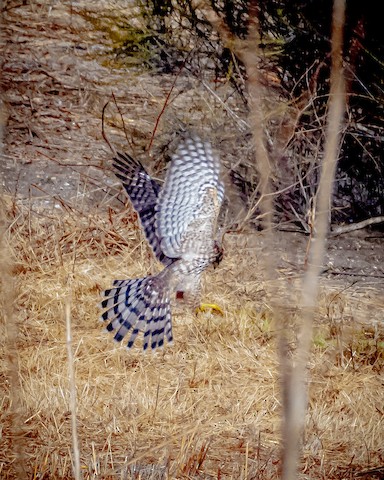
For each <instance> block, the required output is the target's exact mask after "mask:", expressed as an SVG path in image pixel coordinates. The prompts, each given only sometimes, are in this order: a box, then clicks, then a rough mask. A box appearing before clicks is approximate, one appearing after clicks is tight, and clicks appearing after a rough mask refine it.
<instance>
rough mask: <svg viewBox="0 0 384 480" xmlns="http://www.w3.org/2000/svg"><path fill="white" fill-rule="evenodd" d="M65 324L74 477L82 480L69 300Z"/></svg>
mask: <svg viewBox="0 0 384 480" xmlns="http://www.w3.org/2000/svg"><path fill="white" fill-rule="evenodd" d="M65 323H66V331H67V355H68V376H69V393H70V411H71V426H72V448H73V459H74V468H73V469H74V476H75V480H81V478H82V475H81V468H80V450H79V439H78V434H77V407H76V380H75V367H74V360H73V352H72V332H71V305H70V302H69V300H67V301H66V303H65Z"/></svg>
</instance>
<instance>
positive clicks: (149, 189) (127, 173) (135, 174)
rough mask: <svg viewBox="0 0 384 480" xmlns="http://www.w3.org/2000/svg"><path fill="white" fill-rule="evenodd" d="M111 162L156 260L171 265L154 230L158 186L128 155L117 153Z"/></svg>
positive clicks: (159, 187) (137, 162) (136, 161)
mask: <svg viewBox="0 0 384 480" xmlns="http://www.w3.org/2000/svg"><path fill="white" fill-rule="evenodd" d="M117 155H118V157H115V158H114V159H113V160H114V161H113V167H114V169H115V175H116V177H117V178H119V179H120V180H121V182H122V184H123V186H124V188H125V190H126V192H127V194H128V197H129V199H130V200H131V202H132V205H133V208H134V209H135V210H136V212H137V213H138V215H139V217H140V221H141V225H142V227H143V230H144V233H145V237H146V239H147V240H148V243H149V245H150V246H151V248H152V250H153V252H154V254H155V256H156V258H157V259H158V260H159V261H160V262H162V263H163V264H164V265H169V264H171V263H172V261H173V260H172V259H170V258H168V257H167V256H166V255H165V254H164V253H163V251H162V249H161V246H160V241H159V239H158V237H157V234H156V229H155V214H156V204H157V201H158V195H159V192H160V189H161V186H160V184H159V183H158V182H157V181H156V180H154V179H153V178H152V177H151V176H150V175H149V174H148V173H147V172H146V170H145V168H144V167H143V165H142V164H141V163H140V162H139V161H138V160H135V159H134V158H132V157H131V156H130V155H128V154H123V153H118V154H117Z"/></svg>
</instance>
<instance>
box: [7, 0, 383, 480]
mask: <svg viewBox="0 0 384 480" xmlns="http://www.w3.org/2000/svg"><path fill="white" fill-rule="evenodd" d="M10 3H12V2H10ZM72 3H73V4H72ZM74 3H75V2H61V3H60V2H58V3H55V2H48V4H47V3H45V2H35V3H33V2H32V4H28V5H18V6H17V7H15V8H14V9H9V11H7V14H6V20H7V22H6V28H7V29H8V30H7V32H8V35H9V39H10V40H11V48H8V49H6V50H5V54H4V58H5V60H4V61H5V63H6V67H7V69H5V73H4V78H3V83H4V84H5V86H6V87H7V105H8V114H7V115H8V119H7V122H8V123H7V132H6V136H5V138H4V143H5V154H4V156H3V160H4V161H3V166H2V174H3V175H4V187H5V189H4V193H3V195H2V212H3V214H2V218H1V220H2V221H1V228H2V231H1V236H2V237H1V238H2V245H1V252H0V259H1V283H0V285H1V312H2V314H1V317H0V344H1V354H0V355H1V364H0V369H1V370H0V404H1V408H0V446H1V448H0V478H1V479H21V478H28V479H33V480H37V479H40V480H41V479H69V478H73V464H74V449H73V436H74V435H75V437H76V439H77V441H78V452H79V455H80V466H81V473H82V476H83V478H84V479H106V480H107V479H127V480H128V479H141V480H155V479H157V480H160V479H211V478H212V479H234V480H238V479H244V480H245V479H248V480H249V479H275V478H278V477H279V474H280V470H281V451H280V449H281V443H280V442H281V421H282V395H281V368H280V366H279V358H280V355H279V344H278V338H279V335H278V333H279V332H278V331H279V328H281V325H280V324H277V323H276V321H275V319H274V317H273V313H272V311H273V308H272V302H271V300H270V298H269V296H268V294H267V293H268V292H269V291H270V290H271V288H270V285H268V284H267V282H266V280H265V278H264V275H263V262H262V259H263V255H264V254H265V252H266V250H268V251H272V252H273V253H274V254H275V256H276V258H277V259H278V261H277V279H276V280H275V281H276V285H275V288H274V291H277V292H278V299H277V300H276V299H275V301H274V302H273V303H276V301H277V303H279V305H280V307H281V310H282V311H283V317H284V321H285V328H286V329H287V330H288V331H289V338H290V339H291V342H292V343H291V347H292V350H293V349H294V347H295V345H296V331H295V328H294V327H293V325H294V324H295V316H296V314H297V307H296V306H297V305H298V304H299V298H300V290H301V281H302V274H303V270H304V268H305V252H306V248H307V242H308V239H307V237H305V236H304V235H299V234H293V233H283V232H278V231H276V234H275V235H274V239H275V242H276V243H275V245H267V244H266V243H265V241H264V238H263V235H262V234H261V233H258V232H252V231H249V232H248V233H242V234H234V233H233V234H228V235H227V236H226V237H225V243H224V248H225V257H224V260H223V262H222V263H221V264H220V266H219V268H217V269H215V270H212V271H209V272H207V274H206V276H205V279H204V288H203V301H205V302H209V303H212V302H215V303H217V304H218V305H220V307H221V308H222V310H223V315H217V314H214V313H212V312H209V311H208V312H199V313H197V314H195V313H194V312H189V311H177V312H176V313H175V315H174V344H173V345H171V346H169V345H166V346H165V348H164V349H163V350H161V351H159V352H157V353H155V354H152V353H146V354H144V353H142V351H141V349H140V342H138V345H136V346H135V348H133V349H132V350H129V351H128V350H127V349H126V348H125V347H124V345H118V344H114V342H113V340H112V338H111V336H110V335H109V334H107V333H105V332H104V331H103V325H102V324H101V323H100V322H99V320H98V318H99V315H100V311H99V309H98V303H99V301H100V292H101V291H102V290H103V289H105V288H108V287H109V286H110V284H111V281H112V280H114V279H116V278H131V277H137V276H140V277H141V276H144V275H147V274H149V273H151V272H155V271H157V269H158V265H157V264H156V263H155V262H154V260H153V259H152V256H151V252H150V251H149V248H148V246H147V244H146V242H145V240H144V238H143V236H142V233H141V230H140V227H139V225H138V222H137V218H136V215H135V213H134V212H133V211H132V209H131V207H130V206H129V205H124V203H122V202H118V201H116V192H117V190H116V185H117V182H115V180H114V179H113V178H112V177H113V175H112V173H111V172H108V168H109V162H110V159H111V155H110V154H109V153H108V151H107V148H106V146H105V142H104V140H103V138H102V135H101V133H100V130H101V128H100V123H101V122H100V112H101V109H102V107H103V105H104V103H105V99H106V98H108V99H109V96H108V95H110V91H111V85H112V84H113V86H114V88H115V92H116V97H117V99H118V101H119V104H120V105H122V107H121V108H122V110H123V112H124V113H125V115H126V124H127V126H128V128H129V131H130V132H131V133H132V137H133V138H136V139H137V143H136V147H137V146H138V148H139V150H140V146H141V145H142V144H143V143H144V140H143V139H144V138H146V139H148V138H149V136H150V132H151V129H152V127H153V123H154V119H155V118H156V115H157V114H158V112H159V109H161V106H162V105H163V99H164V94H165V93H166V92H167V91H169V86H170V85H171V84H172V82H173V78H172V77H171V78H168V79H166V77H165V76H164V77H163V78H162V79H156V78H152V79H151V78H150V76H149V75H148V74H146V75H142V76H135V77H132V78H130V81H129V82H127V81H126V76H125V77H124V75H121V72H120V73H119V74H117V73H116V72H113V73H111V72H110V71H109V70H108V68H106V67H101V66H100V65H98V64H96V63H95V61H94V59H92V58H91V60H90V57H89V56H88V57H86V58H81V56H80V54H79V53H78V52H82V51H87V49H89V51H91V53H92V51H93V50H92V49H91V47H90V45H93V44H94V43H95V42H98V41H100V38H99V37H98V36H97V35H98V34H97V33H95V32H93V31H91V30H89V31H87V30H86V29H85V24H84V23H82V22H83V20H82V19H81V18H80V17H76V11H75V10H76V9H75V6H76V5H77V3H81V2H76V5H74ZM111 3H113V2H100V4H102V5H104V6H105V4H111ZM88 28H90V27H88ZM26 41H28V48H29V49H30V50H29V51H28V52H26V49H25V44H26V43H25V42H26ZM12 42H13V43H12ZM87 52H88V51H87ZM74 58H75V60H76V61H74V60H73V59H74ZM37 64H38V67H37V66H36V65H37ZM9 72H10V73H9ZM47 72H49V74H48V75H47ZM7 75H8V76H7ZM7 82H8V83H7ZM192 87H193V86H192ZM192 87H191V91H189V93H188V92H185V91H184V90H183V88H180V91H178V96H177V98H176V100H175V101H174V102H173V106H172V108H174V109H176V108H180V107H181V106H183V107H184V108H185V109H186V112H187V113H188V105H189V104H188V101H189V99H190V98H192V97H194V101H195V102H197V101H199V102H200V107H201V110H197V111H195V115H197V114H198V113H199V112H200V113H201V114H202V115H203V113H202V112H205V111H209V112H210V113H209V114H205V115H211V117H209V121H210V122H213V120H212V119H213V118H215V117H216V116H217V111H216V110H214V108H213V106H212V105H213V104H212V103H210V102H213V100H212V97H211V96H208V95H207V94H206V93H201V92H198V93H196V92H194V91H193V89H192ZM31 92H32V94H31ZM148 99H149V100H148ZM145 102H147V103H145ZM144 104H145V108H143V105H144ZM32 107H33V108H32ZM215 108H217V105H216V104H215ZM143 110H145V112H144V113H143ZM187 113H186V115H187ZM203 120H204V121H203V123H205V122H207V119H206V118H204V119H203ZM108 121H109V124H108V125H109V127H110V130H109V131H110V132H111V133H110V139H111V140H112V141H114V142H115V141H116V143H117V145H118V147H119V148H120V146H121V145H124V144H125V139H124V136H123V135H122V134H121V128H120V127H121V125H120V124H119V116H118V115H116V116H115V117H110V118H108ZM208 123H209V122H208ZM216 127H217V125H216ZM229 130H231V129H230V128H229ZM140 135H142V136H140ZM221 153H222V154H223V156H225V153H226V152H221ZM47 177H48V178H47ZM382 246H383V240H382V237H378V238H375V237H374V236H373V235H369V234H368V233H367V234H363V233H357V234H349V235H348V236H347V237H346V238H345V237H339V238H333V239H330V241H329V245H328V247H329V248H328V257H327V265H328V267H329V269H328V271H324V273H323V274H322V276H321V291H320V297H319V306H318V309H317V314H316V324H315V331H314V336H313V342H312V353H311V357H310V362H309V365H308V373H309V376H308V378H309V385H308V391H309V397H308V412H307V416H306V430H305V433H304V436H303V443H302V448H303V459H302V463H301V465H300V478H302V479H323V480H326V479H330V480H333V479H335V480H336V479H338V480H341V479H352V478H363V479H379V478H383V475H384V473H383V465H384V448H383V445H384V388H383V378H384V377H383V373H384V332H383V330H384V329H383V311H384V283H383V275H382V265H383V262H384V253H383V251H384V249H383V248H382ZM335 271H338V272H340V273H341V274H340V275H335ZM346 273H347V274H348V275H347V274H346ZM68 324H69V325H70V330H71V342H68V338H67V337H68V329H67V325H68ZM69 352H72V356H73V358H72V359H71V355H70V354H69ZM72 369H73V370H74V384H72V383H71V380H70V373H71V370H72ZM73 387H75V394H76V395H75V396H76V405H74V404H73V401H71V389H72V388H73ZM74 420H75V421H76V422H75V423H76V424H74Z"/></svg>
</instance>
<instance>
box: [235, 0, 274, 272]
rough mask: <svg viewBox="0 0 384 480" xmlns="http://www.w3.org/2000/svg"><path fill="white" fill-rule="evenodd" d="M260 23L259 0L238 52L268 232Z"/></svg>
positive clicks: (270, 201)
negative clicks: (245, 83) (246, 93)
mask: <svg viewBox="0 0 384 480" xmlns="http://www.w3.org/2000/svg"><path fill="white" fill-rule="evenodd" d="M259 45H260V23H259V16H258V2H257V1H256V0H253V1H251V2H250V5H249V21H248V36H247V39H246V40H245V42H244V44H243V48H241V49H239V50H238V52H237V54H238V56H239V58H240V59H241V60H242V62H243V64H244V66H245V69H246V71H247V89H248V102H249V123H250V125H251V130H252V142H253V147H254V151H255V157H256V167H257V170H258V173H259V177H260V181H259V193H260V204H259V205H260V210H261V217H262V226H263V230H264V231H265V233H268V232H270V233H271V230H272V218H273V197H272V195H270V193H271V173H272V169H271V163H270V160H269V155H268V152H267V148H266V139H265V122H264V115H263V100H262V93H261V92H262V89H261V85H260V61H261V58H260V48H259ZM269 268H270V267H269Z"/></svg>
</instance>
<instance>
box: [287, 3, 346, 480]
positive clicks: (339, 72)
mask: <svg viewBox="0 0 384 480" xmlns="http://www.w3.org/2000/svg"><path fill="white" fill-rule="evenodd" d="M344 16H345V0H334V9H333V26H332V51H331V57H332V69H331V82H330V85H331V86H330V95H329V102H328V104H329V109H328V120H327V128H326V140H325V151H324V159H323V163H322V171H321V177H320V183H319V189H318V193H317V202H316V209H315V223H314V231H315V236H314V238H313V240H312V242H311V245H310V250H309V261H308V268H307V271H306V273H305V275H304V278H303V284H302V297H301V308H302V325H301V330H300V332H299V344H298V348H297V351H296V356H295V358H294V359H293V361H292V364H291V367H290V369H289V371H288V374H289V378H286V379H285V384H284V389H285V395H284V399H285V404H284V408H285V415H284V428H283V438H284V440H283V441H284V457H283V475H282V477H283V479H284V480H293V479H295V478H297V468H298V463H299V458H300V448H299V445H300V440H301V434H302V431H303V428H304V424H305V412H306V408H307V366H308V360H309V355H310V350H311V339H312V330H313V320H314V315H315V310H316V304H317V297H318V290H319V276H320V273H321V269H322V263H323V258H324V253H325V245H326V239H327V234H328V231H329V223H330V222H329V220H330V207H331V197H332V186H333V182H334V178H335V171H336V165H337V158H338V154H339V148H340V132H341V127H342V122H343V116H344V109H345V90H344V75H343V65H342V51H343V48H342V47H343V28H344Z"/></svg>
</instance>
